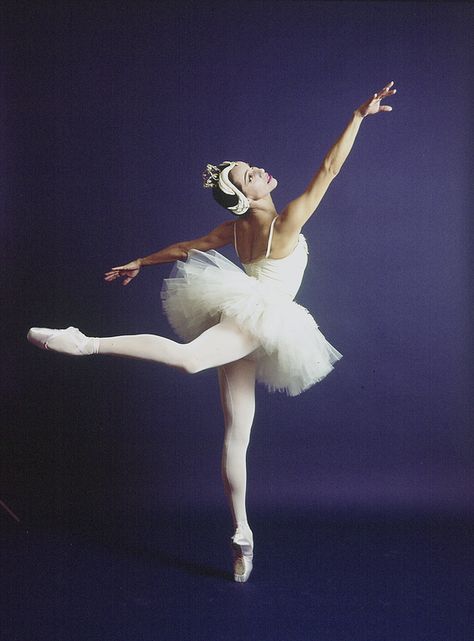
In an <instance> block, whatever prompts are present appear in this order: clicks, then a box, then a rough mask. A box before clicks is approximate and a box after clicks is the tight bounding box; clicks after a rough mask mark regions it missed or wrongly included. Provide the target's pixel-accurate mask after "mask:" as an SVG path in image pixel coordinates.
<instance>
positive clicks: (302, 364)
mask: <svg viewBox="0 0 474 641" xmlns="http://www.w3.org/2000/svg"><path fill="white" fill-rule="evenodd" d="M393 85H394V83H393V82H390V83H388V84H387V85H386V86H385V87H384V88H383V89H381V90H380V91H379V92H378V93H376V94H374V95H373V96H371V97H370V98H369V99H368V100H367V101H365V102H364V103H363V104H362V105H361V106H360V107H359V108H358V109H356V110H355V111H354V112H353V114H352V117H351V119H350V121H349V123H348V125H347V126H346V128H345V129H344V131H343V132H342V134H341V136H340V137H339V138H338V140H337V141H336V143H335V144H334V145H333V146H332V147H331V149H330V150H329V152H328V153H327V154H326V156H325V158H324V160H323V162H322V164H321V166H320V167H319V169H318V170H317V171H316V173H315V175H314V177H313V178H312V180H311V181H310V183H309V185H308V187H307V189H306V190H305V191H304V193H303V194H301V195H300V196H299V197H297V198H295V199H294V200H292V201H291V202H290V203H289V204H288V205H287V206H286V207H285V208H284V209H283V211H282V212H281V213H280V214H278V212H277V211H276V208H275V206H274V204H273V200H272V197H271V193H272V191H273V190H274V189H275V188H276V186H277V184H278V182H277V180H276V178H274V177H273V176H272V175H271V174H270V173H268V172H267V171H265V169H263V168H261V167H256V166H253V165H250V164H249V163H247V162H244V161H225V162H223V163H221V164H220V165H217V166H216V165H211V164H208V165H207V167H206V170H205V172H204V174H203V179H204V187H206V188H209V189H211V190H212V194H213V196H214V199H215V200H216V201H217V202H218V203H219V204H220V205H222V206H223V207H225V208H226V209H227V210H228V211H230V212H231V213H232V214H234V215H235V217H236V218H235V219H234V220H230V221H226V222H224V223H222V224H221V225H219V226H218V227H216V228H215V229H213V230H212V231H210V232H209V233H207V234H206V235H204V236H202V237H200V238H197V239H194V240H190V241H183V242H178V243H175V244H173V245H170V246H169V247H166V248H164V249H162V250H160V251H158V252H156V253H153V254H151V255H149V256H146V257H143V258H137V259H135V260H133V261H131V262H129V263H126V264H124V265H121V266H117V267H112V268H111V269H110V271H108V272H106V273H105V276H104V278H105V280H106V281H107V282H113V281H116V280H120V279H123V280H122V284H123V285H129V284H130V282H131V281H132V280H133V279H135V278H136V277H137V275H138V274H139V273H140V270H141V269H142V268H143V267H145V266H148V265H157V264H162V263H170V262H175V263H176V264H175V266H174V268H173V271H172V273H171V276H170V277H169V278H168V279H165V280H164V282H163V287H162V291H161V296H162V301H163V308H164V311H165V313H166V315H167V317H168V320H169V322H170V324H171V325H172V327H173V328H174V330H175V331H176V333H177V334H178V336H179V337H180V338H181V339H182V340H183V341H185V342H184V343H180V342H176V341H173V340H170V339H168V338H165V337H162V336H156V335H153V334H136V335H128V336H112V337H104V338H102V337H101V338H97V337H89V336H85V335H84V334H83V333H82V332H80V331H79V329H77V328H75V327H68V328H67V329H49V328H38V327H33V328H31V329H30V331H29V332H28V336H27V338H28V340H29V341H30V342H31V343H33V344H34V345H36V346H37V347H40V348H41V349H46V350H50V351H55V352H61V353H64V354H69V355H73V356H84V355H92V354H108V355H114V356H124V357H129V358H137V359H144V360H150V361H154V362H157V363H162V364H165V365H169V366H172V367H175V368H178V369H180V370H182V371H184V372H187V373H197V372H200V371H202V370H205V369H208V368H211V367H217V368H218V376H219V385H220V392H221V402H222V409H223V415H224V427H225V430H224V445H223V451H222V477H223V481H224V488H225V492H226V495H227V497H228V501H229V506H230V510H231V514H232V520H233V525H234V535H233V536H232V539H231V545H232V549H233V563H234V579H235V581H237V582H240V583H244V582H245V581H247V579H248V578H249V575H250V573H251V571H252V567H253V553H254V540H253V533H252V530H251V528H250V525H249V521H248V517H247V511H246V485H247V469H246V453H247V447H248V443H249V439H250V433H251V428H252V423H253V418H254V411H255V382H256V381H260V382H262V383H264V384H265V385H266V386H267V388H268V389H269V390H270V391H275V390H278V391H284V392H286V393H288V394H289V395H291V396H294V395H297V394H300V393H301V392H302V391H303V390H306V389H308V388H309V387H310V386H311V385H313V384H315V383H317V382H319V381H321V380H322V379H323V378H324V377H325V376H327V374H328V373H329V372H330V371H331V370H332V369H333V366H334V364H335V363H336V362H337V361H338V360H339V359H340V358H341V357H342V354H340V352H338V350H337V349H336V348H334V347H333V346H332V345H331V344H330V343H329V342H328V341H327V340H326V338H325V337H324V335H323V334H322V333H321V331H320V330H319V327H318V325H317V324H316V321H315V320H314V318H313V317H312V316H311V314H310V313H309V312H308V310H306V309H305V308H304V307H302V306H301V305H299V304H298V303H296V302H295V301H294V297H295V295H296V293H297V292H298V289H299V287H300V285H301V281H302V278H303V274H304V270H305V267H306V264H307V260H308V258H307V256H308V248H307V243H306V240H305V238H304V236H303V235H302V234H301V229H302V227H303V226H304V224H305V223H306V222H307V221H308V220H309V218H310V217H311V216H312V215H313V214H314V212H315V211H316V209H317V207H318V205H319V203H320V202H321V200H322V198H323V196H324V195H325V193H326V191H327V189H328V188H329V186H330V184H331V183H332V181H333V180H334V178H335V177H336V176H337V174H338V173H339V171H340V169H341V167H342V165H343V164H344V162H345V160H346V158H347V157H348V155H349V153H350V151H351V148H352V146H353V143H354V141H355V138H356V136H357V134H358V131H359V128H360V125H361V123H362V121H363V119H364V118H365V117H367V116H369V115H374V114H377V113H380V112H388V111H391V109H392V108H391V107H390V106H388V105H382V104H381V101H382V100H384V99H385V98H387V97H389V96H391V95H393V94H395V92H396V89H394V88H393ZM229 244H233V245H234V247H235V251H236V253H237V256H238V257H239V259H240V262H241V264H242V266H243V270H242V269H241V268H240V267H238V266H237V265H235V264H234V263H232V262H231V261H229V260H227V259H226V258H225V257H224V256H222V255H221V254H220V253H218V252H217V251H216V250H217V249H219V248H221V247H224V246H225V245H229Z"/></svg>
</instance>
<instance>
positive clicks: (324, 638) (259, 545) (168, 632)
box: [0, 511, 474, 641]
mask: <svg viewBox="0 0 474 641" xmlns="http://www.w3.org/2000/svg"><path fill="white" fill-rule="evenodd" d="M0 521H1V525H2V529H3V535H2V548H1V552H2V563H1V583H0V590H1V592H0V594H1V597H0V599H1V605H2V609H1V612H2V616H1V627H2V629H1V640H2V641H43V640H44V641H89V640H100V641H161V640H164V641H175V640H176V641H178V640H179V641H185V640H187V639H192V640H197V641H200V640H203V641H204V640H205V641H227V640H229V641H230V640H232V641H251V640H255V641H267V640H268V641H303V640H305V641H438V640H439V641H472V639H474V627H473V624H472V621H473V620H472V618H470V606H472V596H473V581H472V577H473V570H474V567H473V565H474V564H473V555H472V550H473V546H472V522H467V521H462V520H457V519H455V518H453V517H450V518H448V517H446V516H445V517H430V516H425V517H423V518H421V517H417V518H414V517H409V516H408V515H405V516H400V515H398V516H396V515H392V516H391V517H388V516H381V515H380V514H379V515H355V514H352V515H351V516H350V517H349V516H347V515H340V514H339V515H338V514H331V513H322V512H320V513H318V514H314V512H313V513H312V514H309V513H308V514H305V513H303V512H301V511H300V512H295V513H293V514H290V513H288V512H287V513H286V514H285V515H283V513H282V512H277V513H272V514H270V513H269V514H266V515H260V518H259V519H257V520H254V525H253V528H254V533H255V540H256V549H255V566H254V572H253V574H252V576H251V578H250V580H249V582H248V583H246V584H236V583H234V582H233V581H232V577H231V574H230V569H231V564H230V549H229V548H228V546H227V540H226V539H228V536H227V535H229V536H230V534H232V532H230V531H229V523H228V521H227V515H226V514H225V513H221V512H216V513H206V514H205V515H203V514H201V515H199V516H197V515H196V514H188V513H185V512H183V511H181V512H175V513H169V512H166V513H161V514H160V515H159V516H156V515H155V516H154V517H152V516H150V515H149V514H148V515H147V514H140V515H139V514H133V515H130V514H128V515H125V516H123V517H122V518H120V517H114V518H109V517H107V519H100V518H98V519H97V518H96V519H95V522H88V523H86V522H85V521H81V519H78V520H77V521H75V522H74V523H73V522H71V521H70V520H69V522H68V523H64V522H60V521H59V522H55V523H53V522H51V523H50V524H49V525H47V526H45V525H44V524H43V525H41V526H40V525H39V524H38V525H31V524H30V525H29V526H28V528H27V527H26V526H25V525H24V524H23V523H21V524H19V525H18V524H17V523H15V522H14V521H13V520H12V519H9V517H8V516H7V515H6V514H4V513H1V514H0ZM105 521H106V522H107V524H105ZM223 532H224V533H225V535H224V536H223Z"/></svg>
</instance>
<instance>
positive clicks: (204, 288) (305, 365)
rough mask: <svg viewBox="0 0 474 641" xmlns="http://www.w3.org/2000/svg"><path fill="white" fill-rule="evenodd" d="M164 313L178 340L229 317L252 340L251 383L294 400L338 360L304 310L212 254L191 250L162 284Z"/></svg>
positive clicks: (273, 287) (210, 252) (282, 294)
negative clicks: (254, 345)
mask: <svg viewBox="0 0 474 641" xmlns="http://www.w3.org/2000/svg"><path fill="white" fill-rule="evenodd" d="M161 298H162V302H163V309H164V311H165V314H166V316H167V318H168V320H169V322H170V324H171V326H172V327H173V329H174V330H175V332H176V333H177V335H178V336H179V337H180V338H182V339H183V340H184V341H191V340H193V339H194V338H196V337H197V336H199V334H201V333H202V332H203V331H205V330H206V329H209V327H212V326H213V325H215V324H216V323H218V322H219V321H220V320H221V318H224V317H225V318H231V319H233V321H234V322H235V323H236V324H237V325H238V326H240V327H241V328H242V330H244V331H246V332H248V333H250V334H252V335H253V336H256V337H257V338H258V340H259V343H260V346H259V347H258V348H257V349H256V350H255V352H253V353H252V355H251V358H253V359H254V360H255V361H256V363H257V380H258V381H260V382H261V383H264V384H265V385H266V386H267V388H268V389H269V390H270V391H281V392H286V393H287V394H289V395H290V396H296V395H297V394H300V393H301V392H302V391H304V390H306V389H307V388H308V387H310V386H311V385H313V384H314V383H318V382H319V381H321V380H322V379H323V378H324V377H325V376H327V374H329V372H330V371H331V370H332V369H333V364H334V363H335V362H336V361H338V360H339V359H340V358H342V354H340V353H339V352H338V351H337V350H336V349H335V348H334V347H333V346H332V345H331V344H330V343H329V342H328V341H327V340H326V339H325V337H324V336H323V334H322V333H321V332H320V330H319V328H318V326H317V324H316V322H315V320H314V318H313V317H312V316H311V314H310V313H309V312H308V310H307V309H305V308H304V307H302V306H301V305H298V303H295V302H294V301H293V300H292V299H291V298H290V297H289V296H288V294H286V293H282V292H280V291H279V290H278V288H277V287H275V286H274V285H273V284H272V283H267V282H264V281H260V280H258V279H256V278H253V277H251V276H247V274H246V273H245V272H244V271H243V270H242V269H240V268H239V267H237V265H235V264H234V263H232V262H231V261H229V260H227V258H225V256H223V255H222V254H219V253H218V252H216V251H214V250H210V251H208V252H201V251H199V250H194V249H193V250H191V251H190V252H189V254H188V259H187V261H186V262H185V263H184V262H182V261H178V262H177V263H176V264H175V266H174V267H173V270H172V272H171V275H170V278H167V279H165V280H164V281H163V287H162V290H161Z"/></svg>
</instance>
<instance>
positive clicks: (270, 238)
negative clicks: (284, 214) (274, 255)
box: [265, 216, 278, 258]
mask: <svg viewBox="0 0 474 641" xmlns="http://www.w3.org/2000/svg"><path fill="white" fill-rule="evenodd" d="M277 218H278V216H275V218H274V219H273V220H272V224H271V225H270V233H269V234H268V245H267V253H266V254H265V258H268V257H269V256H270V252H271V251H272V239H273V228H274V226H275V221H276V219H277Z"/></svg>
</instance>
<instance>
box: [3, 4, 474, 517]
mask: <svg viewBox="0 0 474 641" xmlns="http://www.w3.org/2000/svg"><path fill="white" fill-rule="evenodd" d="M2 14H3V15H2V23H3V25H4V33H3V41H4V43H3V52H4V61H5V64H4V66H3V69H2V84H1V86H2V110H1V125H2V126H1V136H2V145H1V146H2V150H3V154H2V166H3V171H2V172H1V173H0V180H1V182H2V205H3V206H2V210H3V212H4V213H3V215H2V239H3V261H2V265H3V270H2V271H3V275H2V289H3V298H4V321H3V337H4V339H5V341H4V346H3V358H2V369H3V376H2V385H3V392H2V397H3V399H4V401H5V403H6V407H5V411H4V421H3V428H2V429H3V440H4V446H3V455H2V456H3V469H4V472H5V473H4V484H3V488H4V489H3V490H2V491H3V498H4V499H5V500H7V499H8V500H9V501H11V502H13V503H14V504H15V506H16V508H17V510H19V511H20V512H22V513H25V512H28V511H30V512H31V513H32V514H35V512H36V511H37V512H38V513H47V512H48V511H52V512H54V511H55V510H56V511H61V510H65V509H71V510H75V509H79V508H80V506H81V505H82V506H86V505H89V506H90V504H92V505H95V506H97V508H98V509H104V508H105V506H107V505H112V506H113V508H114V509H124V510H128V509H129V508H130V506H132V505H135V506H141V507H144V508H145V509H151V510H154V509H157V508H158V507H159V506H160V505H164V504H178V505H187V504H188V503H195V502H198V503H199V504H209V505H216V504H220V503H222V504H223V502H224V498H223V490H222V488H221V482H220V472H219V458H220V447H221V439H222V421H221V417H220V409H219V405H218V392H217V382H216V376H215V372H205V373H202V374H200V375H197V376H195V377H188V378H187V377H185V376H184V375H181V374H179V373H176V372H174V371H168V370H166V369H165V368H161V367H159V366H153V365H152V364H150V363H139V362H135V361H128V360H120V359H106V358H104V359H97V360H96V359H86V360H70V359H68V358H65V357H61V356H57V355H51V354H44V353H41V352H39V351H37V350H34V349H33V348H32V347H31V346H30V345H28V344H27V342H26V340H25V335H26V332H27V329H28V327H29V326H31V325H40V326H42V325H45V326H53V327H66V326H67V325H69V324H72V325H76V326H78V327H80V328H81V329H83V331H85V332H86V333H90V334H92V335H112V334H118V333H142V332H152V333H163V334H165V335H167V336H172V333H171V330H170V329H169V328H168V326H167V323H166V321H165V319H164V318H163V316H162V314H161V308H160V298H159V291H160V286H161V279H162V278H163V277H164V276H165V275H166V274H167V273H168V271H169V269H170V267H169V266H163V267H154V268H148V269H146V270H144V271H143V273H142V274H141V275H140V277H139V279H137V281H135V282H134V283H133V284H132V285H131V286H130V287H127V288H123V287H120V286H118V285H107V284H105V283H104V282H103V281H102V273H103V272H104V271H105V270H106V269H108V268H109V267H111V266H112V265H116V264H121V263H122V262H125V261H127V260H131V259H132V258H135V257H136V256H139V255H142V256H143V255H145V254H148V253H151V252H152V251H155V250H157V249H159V248H161V247H163V246H165V245H167V244H169V243H171V242H174V241H177V240H182V239H188V238H193V237H196V236H199V235H202V234H203V233H205V232H206V231H207V230H208V229H210V228H212V227H214V226H215V225H216V224H218V223H219V222H221V221H222V220H225V219H226V214H225V212H224V211H223V210H221V209H220V208H219V207H218V206H217V205H215V204H214V203H213V202H212V199H210V196H209V193H207V192H204V190H202V188H201V184H200V174H201V171H202V168H203V167H204V165H205V164H206V162H217V161H220V160H223V159H228V158H230V159H232V158H235V159H244V160H250V161H252V162H253V163H255V164H258V165H260V166H263V167H265V168H267V169H268V170H269V171H271V173H272V174H273V175H275V176H276V177H277V178H278V179H279V187H278V189H277V191H276V192H275V194H274V195H275V201H276V204H277V206H278V207H282V206H283V205H284V204H285V203H286V202H287V201H288V200H289V199H291V198H293V197H294V196H296V195H298V194H299V193H300V192H301V191H302V190H303V189H304V187H305V186H306V184H307V182H308V180H309V179H310V177H311V176H312V174H313V172H314V171H315V170H316V168H317V167H318V165H319V163H320V161H321V160H322V158H323V156H324V154H325V153H326V151H327V150H328V149H329V147H330V145H331V144H332V143H333V142H334V141H335V139H336V138H337V136H338V135H339V134H340V132H341V131H342V129H343V128H344V126H345V125H346V123H347V121H348V119H349V117H350V115H351V112H352V110H353V109H354V108H356V107H357V106H358V105H359V104H360V103H361V102H362V101H364V100H365V99H366V98H367V97H368V96H369V95H370V94H371V93H372V92H375V91H376V90H378V89H379V88H380V87H381V86H383V84H385V83H387V82H388V81H390V80H395V81H396V86H397V88H398V94H397V95H396V96H395V97H394V98H393V99H392V100H391V101H389V104H392V105H393V107H394V110H393V112H392V113H390V114H380V115H378V116H376V117H374V118H369V119H367V120H366V121H364V123H363V124H362V128H361V131H360V135H359V137H358V139H357V141H356V143H355V146H354V149H353V151H352V154H351V156H350V157H349V159H348V161H347V162H346V165H345V166H344V168H343V171H342V172H341V174H340V175H339V176H338V177H337V179H336V180H335V182H334V183H333V185H332V186H331V188H330V191H329V193H328V194H327V195H326V197H325V199H324V201H323V202H322V204H321V205H320V208H319V210H318V214H317V215H316V216H315V217H314V218H313V219H312V220H311V221H310V222H309V223H308V224H307V226H306V227H305V234H306V236H307V238H308V240H309V243H310V251H311V255H310V265H309V268H308V272H307V275H306V278H305V281H304V285H303V288H302V290H301V292H300V295H299V302H301V303H302V304H304V305H305V306H307V307H308V308H309V309H310V310H311V311H312V312H313V313H314V315H315V317H316V318H317V320H318V322H319V324H320V326H321V329H322V331H323V332H324V333H325V335H326V336H327V338H328V339H329V340H330V341H331V342H332V343H333V344H334V345H335V346H336V347H337V348H338V349H339V350H340V351H341V352H342V353H343V354H344V358H343V360H342V361H341V362H340V363H339V364H338V365H337V368H336V370H335V372H333V373H332V374H331V375H330V376H329V377H328V379H326V380H325V381H324V382H323V383H322V384H320V385H317V386H316V387H314V388H312V389H311V390H310V391H308V392H306V393H305V394H303V395H301V396H300V397H297V398H295V399H288V398H286V397H283V396H279V395H268V394H266V392H265V391H264V390H262V389H259V391H258V408H257V417H256V423H255V427H254V433H253V440H252V444H251V449H250V452H249V470H250V471H249V476H250V487H249V503H250V507H251V510H252V509H256V507H257V506H259V505H275V506H276V507H277V508H278V507H279V506H284V505H285V504H287V503H292V504H300V503H301V504H306V505H312V504H314V505H315V506H318V505H322V506H325V505H328V506H331V507H341V508H347V507H351V506H355V507H363V508H369V509H372V508H379V507H381V506H382V507H384V506H385V507H388V508H407V509H415V510H424V509H429V510H431V509H437V510H461V511H468V510H470V509H471V506H472V498H473V496H472V494H473V493H472V487H473V485H472V436H471V431H470V429H469V404H470V403H469V398H470V393H471V384H472V360H471V354H470V351H469V338H470V332H471V329H470V325H469V314H468V312H469V305H468V301H469V297H468V293H469V261H470V256H469V234H470V229H471V227H470V224H471V223H470V218H469V216H470V214H471V211H470V204H471V202H470V199H469V189H468V188H469V186H470V185H471V184H472V177H471V175H472V162H471V155H470V146H471V142H470V140H471V138H472V108H471V104H472V90H471V87H472V78H471V75H472V63H473V60H472V44H471V40H472V33H473V27H474V11H473V7H472V5H470V4H469V3H446V4H443V3H437V4H434V3H414V2H402V3H396V2H394V3H392V2H357V3H352V2H330V3H326V2H266V1H264V2H258V3H251V2H248V3H246V2H238V3H237V2H235V3H234V2H229V3H222V4H221V3H206V2H200V3H195V4H184V3H182V4H179V5H178V6H177V7H176V6H174V5H173V4H172V3H169V4H167V3H152V2H133V3H132V2H129V3H109V2H106V3H95V2H93V3H71V4H70V3H68V2H61V3H50V4H48V3H39V4H38V6H36V7H34V6H33V5H32V4H26V5H20V6H18V5H17V4H16V3H14V4H13V3H12V4H10V5H8V3H3V8H2ZM470 116H471V118H470ZM226 253H227V255H228V256H230V257H234V254H233V251H232V250H231V249H230V250H229V251H228V252H226ZM68 506H69V508H68Z"/></svg>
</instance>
